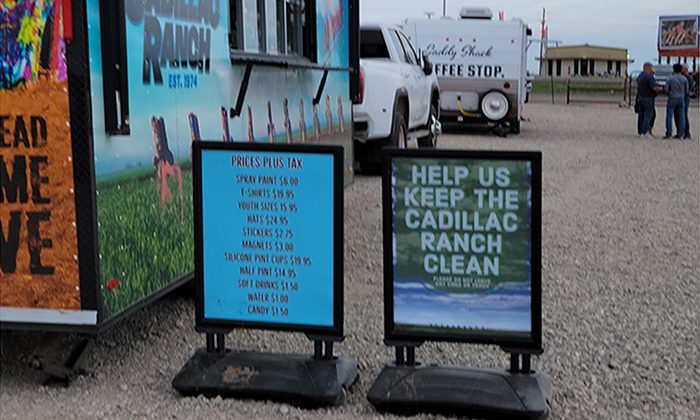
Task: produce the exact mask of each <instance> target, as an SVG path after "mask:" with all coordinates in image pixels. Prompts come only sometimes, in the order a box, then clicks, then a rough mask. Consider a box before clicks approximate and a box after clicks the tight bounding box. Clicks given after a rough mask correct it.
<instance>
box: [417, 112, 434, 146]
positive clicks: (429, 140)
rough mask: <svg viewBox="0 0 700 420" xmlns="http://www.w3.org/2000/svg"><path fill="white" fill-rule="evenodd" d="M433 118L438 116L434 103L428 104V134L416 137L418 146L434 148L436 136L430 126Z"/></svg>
mask: <svg viewBox="0 0 700 420" xmlns="http://www.w3.org/2000/svg"><path fill="white" fill-rule="evenodd" d="M433 118H435V119H437V118H438V111H437V106H436V105H435V104H432V105H430V115H428V131H429V132H430V134H428V135H427V136H425V137H420V138H418V147H421V148H423V147H424V148H434V147H435V146H437V140H438V139H437V138H438V136H436V135H435V134H433V131H432V127H431V125H432V123H433Z"/></svg>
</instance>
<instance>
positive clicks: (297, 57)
mask: <svg viewBox="0 0 700 420" xmlns="http://www.w3.org/2000/svg"><path fill="white" fill-rule="evenodd" d="M0 7H1V9H0V21H1V22H2V28H0V31H1V32H2V36H1V37H0V39H2V41H1V42H2V45H0V47H1V48H2V49H1V50H0V53H1V57H0V67H1V69H0V70H2V71H0V154H1V159H0V182H1V185H0V203H1V205H0V227H1V233H2V235H0V240H1V241H2V242H1V243H0V246H1V253H2V255H1V256H0V257H1V258H0V260H1V262H2V265H1V267H0V269H1V270H2V278H1V279H0V326H1V327H2V328H3V329H38V330H42V331H47V332H48V331H58V332H61V331H69V332H81V333H88V334H94V333H99V332H100V331H103V330H104V329H106V328H108V327H109V326H110V325H113V324H114V323H115V322H117V321H118V320H120V319H122V318H123V317H125V316H127V315H128V314H129V313H132V312H133V311H135V310H137V309H139V308H141V307H143V306H144V305H147V304H149V303H150V302H153V301H154V300H155V299H157V298H159V297H160V296H163V295H164V294H166V293H168V292H169V291H171V290H173V289H175V288H177V287H179V286H180V285H182V284H183V283H184V282H186V281H188V280H189V279H190V278H191V273H192V271H193V266H194V259H193V252H194V251H193V247H194V244H193V232H192V226H193V212H192V174H191V145H192V142H193V141H198V140H220V141H235V142H267V143H284V144H287V143H318V144H337V145H342V146H344V147H345V168H346V182H350V180H351V179H352V133H351V130H352V116H351V112H352V100H353V98H354V97H355V96H356V95H357V91H358V80H357V74H356V72H355V71H354V70H353V69H356V68H357V65H358V39H359V37H358V19H359V18H358V5H357V0H230V1H229V0H197V1H195V0H189V1H188V0H176V1H146V0H119V1H109V2H102V1H98V0H74V1H70V0H45V1H38V0H18V1H14V2H3V3H2V6H0Z"/></svg>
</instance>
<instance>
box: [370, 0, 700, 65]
mask: <svg viewBox="0 0 700 420" xmlns="http://www.w3.org/2000/svg"><path fill="white" fill-rule="evenodd" d="M674 3H675V4H674V5H673V7H668V6H665V5H663V4H660V3H648V4H647V3H645V4H640V3H639V2H633V1H630V0H622V1H619V2H603V1H586V0H559V1H557V0H543V1H541V2H539V3H536V4H532V3H528V4H523V3H522V2H519V1H517V0H491V1H489V2H484V3H483V4H478V3H469V2H465V1H459V2H458V1H455V0H447V1H446V15H447V16H449V17H453V18H455V17H457V16H458V14H459V11H460V9H461V8H462V7H463V6H466V5H469V6H473V7H489V8H490V9H491V12H492V13H493V16H494V19H498V12H499V11H503V12H504V15H505V16H504V18H505V20H510V19H513V18H520V19H523V21H525V23H526V24H527V25H528V26H529V27H530V28H531V29H532V39H533V40H539V39H540V38H541V23H540V21H541V19H542V8H543V7H544V8H545V9H546V26H547V27H548V33H549V39H550V46H554V45H553V41H560V45H559V46H576V45H584V44H588V45H595V46H601V47H611V48H623V49H627V51H628V54H629V58H630V60H632V62H631V63H630V64H629V71H630V72H632V71H634V70H639V69H641V67H642V64H643V63H644V62H646V61H650V62H652V63H658V51H657V35H658V25H659V17H660V16H686V15H691V16H697V15H699V14H700V7H699V6H698V2H697V1H695V0H678V1H676V2H674ZM442 5H443V0H422V1H410V0H409V1H406V0H384V1H382V2H374V1H369V0H360V20H361V23H364V22H383V23H392V24H400V23H401V22H403V21H404V20H405V19H407V18H421V17H422V18H424V17H426V13H427V12H430V13H433V16H432V18H433V19H435V18H439V17H440V16H441V15H442ZM539 45H540V44H539V42H533V43H532V44H531V45H530V48H529V49H528V70H529V71H530V72H533V73H537V72H538V71H539V61H538V60H537V58H538V57H539V48H540V47H539ZM689 60H692V58H689ZM665 61H666V59H665V58H664V59H663V62H664V63H665ZM697 65H698V66H700V60H697Z"/></svg>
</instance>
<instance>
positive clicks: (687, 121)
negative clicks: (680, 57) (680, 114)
mask: <svg viewBox="0 0 700 420" xmlns="http://www.w3.org/2000/svg"><path fill="white" fill-rule="evenodd" d="M681 73H682V74H683V76H685V78H686V80H688V93H687V94H686V95H685V135H684V136H683V138H684V139H686V140H690V119H688V113H689V112H690V110H689V108H690V94H691V92H694V91H695V79H693V76H691V75H690V73H688V65H687V64H683V71H682V72H681Z"/></svg>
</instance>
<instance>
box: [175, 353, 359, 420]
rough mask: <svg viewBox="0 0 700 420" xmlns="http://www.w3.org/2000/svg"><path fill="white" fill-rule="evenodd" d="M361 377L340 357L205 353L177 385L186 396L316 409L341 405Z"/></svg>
mask: <svg viewBox="0 0 700 420" xmlns="http://www.w3.org/2000/svg"><path fill="white" fill-rule="evenodd" d="M358 377H359V372H358V364H357V362H356V361H353V360H348V359H343V358H338V357H334V358H332V359H316V358H314V357H313V356H311V355H309V356H306V355H294V354H275V353H257V352H243V351H230V352H225V353H224V352H207V351H206V350H205V349H200V350H198V351H197V352H196V353H195V354H194V356H192V358H190V360H189V361H188V362H187V364H185V366H184V367H183V368H182V370H181V371H180V372H179V373H178V374H177V376H176V377H175V379H173V383H172V384H173V387H174V388H175V389H176V390H177V391H178V392H179V393H180V394H182V395H184V396H196V395H205V396H216V395H220V396H222V397H236V398H253V399H270V400H275V401H283V402H288V403H290V404H293V405H297V406H310V407H314V406H327V405H339V404H341V403H342V402H343V401H344V399H345V395H346V394H347V391H348V389H349V388H350V387H351V386H352V385H353V384H354V383H355V382H356V381H357V378H358Z"/></svg>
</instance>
